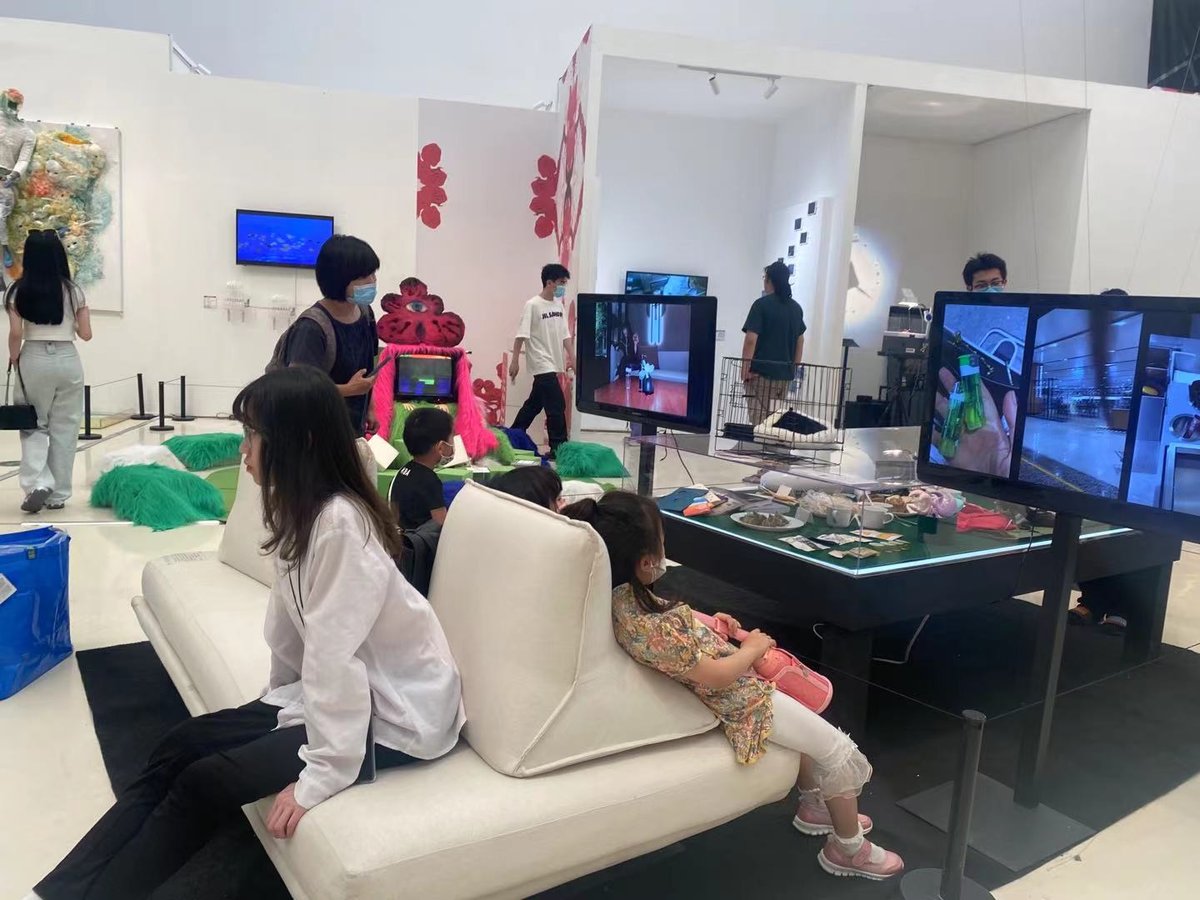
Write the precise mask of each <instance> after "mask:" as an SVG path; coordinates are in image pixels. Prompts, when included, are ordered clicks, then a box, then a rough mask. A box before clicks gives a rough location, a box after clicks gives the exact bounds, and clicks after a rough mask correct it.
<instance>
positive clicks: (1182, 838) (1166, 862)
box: [0, 420, 1200, 900]
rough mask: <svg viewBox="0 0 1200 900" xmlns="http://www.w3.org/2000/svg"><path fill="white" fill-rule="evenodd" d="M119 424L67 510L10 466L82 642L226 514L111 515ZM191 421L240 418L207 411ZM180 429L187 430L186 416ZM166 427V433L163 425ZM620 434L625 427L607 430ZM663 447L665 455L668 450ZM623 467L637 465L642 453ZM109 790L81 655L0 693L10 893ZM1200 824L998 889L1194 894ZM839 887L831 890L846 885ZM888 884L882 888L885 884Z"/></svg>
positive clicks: (7, 498)
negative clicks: (155, 561) (98, 487)
mask: <svg viewBox="0 0 1200 900" xmlns="http://www.w3.org/2000/svg"><path fill="white" fill-rule="evenodd" d="M130 427H131V426H130V425H128V424H127V425H124V426H117V427H115V428H114V429H111V433H110V437H109V439H108V440H106V441H104V442H101V443H99V444H93V445H91V446H89V447H88V448H87V449H86V450H84V451H82V452H81V453H80V454H79V458H78V461H77V467H76V477H77V489H78V491H79V493H78V494H77V496H76V499H75V500H74V501H73V502H72V503H71V504H70V505H69V506H68V507H67V509H66V510H64V511H62V512H60V513H53V514H50V513H44V514H42V515H41V516H38V517H37V518H36V519H35V520H31V519H30V517H25V516H23V515H22V514H21V513H20V512H19V511H18V509H17V507H18V506H19V504H20V499H21V495H20V491H19V489H18V487H17V484H16V479H15V478H13V477H6V476H7V475H8V474H9V473H11V472H14V471H15V470H13V469H2V468H0V528H8V529H11V528H15V527H23V526H27V525H29V524H30V523H31V522H36V524H43V523H46V522H54V523H55V524H57V525H59V526H60V527H62V528H64V529H65V530H66V531H67V532H68V533H69V534H70V535H71V539H72V544H71V615H72V634H73V637H74V641H75V646H76V648H77V649H79V650H85V649H88V648H92V647H102V646H109V645H113V644H121V643H129V642H133V641H140V640H143V639H144V636H143V635H142V632H141V630H140V628H139V627H138V625H137V621H136V619H135V618H134V616H133V612H132V610H131V609H130V606H129V600H130V598H131V597H132V596H133V595H134V594H136V593H137V592H138V590H139V582H140V578H141V569H142V566H143V564H144V563H145V561H146V560H147V559H150V558H152V557H155V556H160V555H163V554H167V553H179V552H189V551H200V550H210V549H213V548H215V547H216V545H217V542H218V541H219V539H220V534H221V526H219V525H216V524H211V523H208V524H199V525H193V526H191V527H188V528H182V529H178V530H176V531H170V532H165V533H161V534H154V533H152V532H150V531H149V530H147V529H145V528H136V527H133V526H130V525H128V524H124V523H117V522H114V521H112V516H111V515H110V514H108V513H107V511H103V510H92V509H90V508H89V507H88V506H87V505H86V494H87V484H88V481H89V475H90V473H92V472H94V471H95V468H96V466H97V465H98V463H99V461H100V459H101V458H102V457H103V454H104V453H106V452H108V450H111V449H113V448H114V447H117V446H121V445H122V444H128V443H130V442H134V441H143V442H146V443H150V442H155V441H158V440H160V439H161V437H162V436H160V435H155V434H152V433H150V432H148V431H145V429H144V428H136V429H132V430H126V429H130ZM186 427H187V428H188V429H189V430H191V431H215V430H225V429H228V428H232V427H233V426H232V425H231V423H228V422H217V421H212V420H209V421H197V422H195V423H192V424H191V425H190V426H186ZM181 430H182V428H181ZM167 436H169V435H167ZM601 439H602V440H605V442H612V443H616V441H617V440H618V439H617V438H615V437H612V438H610V437H604V438H601ZM19 455H20V454H19V450H18V448H17V446H16V441H15V437H14V436H13V435H9V434H0V460H12V459H16V458H17V457H18V456H19ZM661 455H662V454H661V453H660V458H661ZM687 463H688V465H689V466H690V467H691V470H692V471H691V473H690V475H689V474H688V473H686V472H685V471H684V469H683V468H682V466H681V464H680V459H679V457H678V455H677V454H675V453H671V454H669V455H668V458H667V459H666V460H663V461H660V462H659V463H658V467H659V468H658V471H659V477H658V479H657V483H658V486H659V487H668V486H679V485H685V484H690V483H692V482H693V481H694V480H704V481H706V483H709V484H714V485H715V484H722V483H724V484H732V483H736V482H738V481H740V478H741V476H742V475H743V474H744V473H745V472H746V471H748V470H746V469H744V468H741V467H737V466H728V465H726V464H722V463H719V462H716V461H713V460H705V459H703V458H700V457H695V456H688V457H687ZM626 466H627V467H629V468H631V469H633V468H635V466H634V459H633V455H632V454H629V455H628V458H627V459H626ZM1186 550H1187V552H1185V553H1184V555H1183V559H1182V560H1181V561H1180V563H1179V564H1178V565H1177V566H1176V568H1175V575H1174V578H1173V579H1172V590H1171V594H1172V596H1171V605H1170V608H1169V609H1168V616H1167V635H1166V636H1167V641H1168V642H1169V643H1171V644H1174V645H1176V646H1196V645H1198V644H1200V548H1198V547H1195V546H1188V547H1187V548H1186ZM111 802H112V792H111V790H110V788H109V784H108V778H107V776H106V774H105V771H104V766H103V763H102V761H101V758H100V749H99V746H98V744H97V742H96V737H95V734H94V731H93V729H92V723H91V717H90V715H89V712H88V706H87V702H86V699H85V697H84V692H83V685H82V683H81V681H80V678H79V673H78V668H77V666H76V664H75V660H74V659H73V658H72V659H70V660H68V661H67V662H64V663H63V664H62V665H60V666H58V667H57V668H56V669H55V670H53V671H52V672H50V673H49V674H47V675H46V676H44V677H43V678H41V679H40V680H39V681H37V682H35V683H34V684H33V685H31V686H30V687H28V688H26V689H25V690H24V691H22V692H20V693H19V694H17V695H16V696H15V697H12V698H10V699H9V700H6V701H3V702H0V822H2V823H3V829H2V831H0V900H8V898H14V900H15V898H19V897H22V896H24V894H25V892H26V891H28V890H29V888H30V886H31V885H32V884H33V883H34V882H36V881H37V880H38V879H39V878H40V877H41V876H42V875H44V874H45V873H46V872H47V871H48V870H49V869H50V868H51V867H53V866H54V864H55V863H57V862H58V860H59V859H60V858H61V857H62V856H63V854H64V853H66V851H67V850H69V849H70V848H71V846H72V845H73V844H74V842H75V841H76V840H77V839H78V838H79V837H80V836H81V835H82V834H83V832H84V831H86V830H87V828H88V827H89V826H90V825H91V824H92V823H93V822H94V821H95V819H96V818H97V817H98V816H99V815H100V814H101V813H102V812H103V811H104V810H105V809H106V808H107V807H108V805H109V804H110V803H111ZM1198 827H1200V777H1197V778H1194V779H1192V780H1191V781H1189V782H1188V783H1186V784H1184V785H1182V786H1180V787H1179V788H1177V789H1176V790H1174V791H1172V792H1171V793H1169V794H1167V795H1166V796H1164V797H1161V798H1159V799H1157V800H1155V801H1154V802H1152V803H1150V804H1148V805H1147V806H1145V807H1144V808H1142V809H1140V810H1138V812H1136V813H1135V814H1134V815H1132V816H1130V817H1129V818H1127V819H1125V820H1124V821H1122V822H1119V823H1117V824H1116V825H1114V826H1112V827H1111V828H1109V829H1107V830H1105V831H1104V832H1102V833H1100V834H1098V835H1097V836H1096V837H1095V838H1093V839H1092V840H1091V841H1089V842H1088V843H1087V844H1085V845H1083V846H1081V847H1077V848H1075V850H1073V851H1071V853H1069V854H1067V855H1066V856H1065V857H1063V858H1061V859H1058V860H1054V861H1052V862H1050V863H1048V864H1047V865H1046V866H1044V867H1043V868H1042V869H1041V870H1039V871H1037V872H1034V873H1033V874H1031V875H1029V876H1027V877H1026V878H1024V879H1022V880H1021V881H1019V882H1015V883H1013V884H1010V885H1007V886H1005V887H1004V888H1001V889H999V890H997V891H996V892H995V894H996V897H997V898H999V900H1108V898H1113V900H1115V898H1132V897H1138V898H1161V900H1173V898H1184V897H1190V896H1194V895H1195V888H1194V884H1195V870H1194V869H1193V868H1192V860H1191V857H1190V850H1191V845H1192V835H1193V834H1194V833H1195V832H1196V830H1197V828H1198ZM835 889H836V885H831V891H830V895H831V896H836V892H835ZM881 896H883V895H882V894H881Z"/></svg>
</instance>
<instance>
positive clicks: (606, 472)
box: [554, 441, 629, 478]
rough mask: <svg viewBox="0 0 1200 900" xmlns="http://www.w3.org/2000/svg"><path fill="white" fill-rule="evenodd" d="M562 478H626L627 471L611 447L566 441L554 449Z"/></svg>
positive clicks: (557, 466)
mask: <svg viewBox="0 0 1200 900" xmlns="http://www.w3.org/2000/svg"><path fill="white" fill-rule="evenodd" d="M554 459H555V461H556V468H557V469H558V474H559V475H560V476H561V477H562V478H628V477H629V473H628V472H626V471H625V467H624V466H623V465H621V460H620V459H618V458H617V454H616V453H615V452H613V449H612V448H611V447H605V446H604V445H603V444H589V443H587V442H586V441H567V442H566V443H565V444H559V445H558V448H557V449H556V450H555V451H554Z"/></svg>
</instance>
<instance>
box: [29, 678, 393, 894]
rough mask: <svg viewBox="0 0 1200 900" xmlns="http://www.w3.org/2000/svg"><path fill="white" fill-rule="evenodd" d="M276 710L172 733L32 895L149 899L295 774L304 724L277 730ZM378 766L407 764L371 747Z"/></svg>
mask: <svg viewBox="0 0 1200 900" xmlns="http://www.w3.org/2000/svg"><path fill="white" fill-rule="evenodd" d="M278 715H279V709H278V707H274V706H270V705H268V704H266V703H263V702H262V701H260V700H255V701H254V702H253V703H247V704H246V705H245V706H240V707H238V708H237V709H223V710H221V711H219V712H215V713H210V714H209V715H206V716H198V717H197V718H194V719H189V720H188V721H186V722H184V723H182V724H181V725H179V726H177V727H176V728H174V729H172V730H171V731H170V732H169V733H168V734H167V736H166V737H165V738H163V740H162V741H161V742H160V743H159V745H158V746H157V747H156V748H155V749H154V751H153V752H152V753H151V754H150V760H149V761H148V762H147V763H146V767H145V769H143V770H142V774H141V775H140V776H138V779H137V781H135V782H134V783H133V784H132V785H130V786H129V787H128V788H127V789H125V790H124V791H122V792H121V795H120V796H119V797H118V798H117V801H116V803H115V804H113V806H112V808H111V809H109V811H108V812H106V813H105V814H104V816H103V817H102V818H101V819H100V821H99V822H97V823H96V824H95V825H94V826H93V827H92V830H91V831H89V832H88V833H87V834H86V835H85V836H84V837H83V839H82V840H81V841H80V842H79V843H78V844H77V845H76V846H75V849H74V850H72V851H71V852H70V853H69V854H67V856H66V858H65V859H64V860H63V861H62V862H61V863H59V864H58V866H57V867H55V869H54V871H53V872H51V873H50V874H49V875H47V876H46V877H45V878H44V879H43V880H42V882H41V883H40V884H39V885H37V886H36V887H35V888H34V890H35V891H36V892H37V895H38V896H39V897H41V898H42V900H75V898H85V897H86V898H89V900H109V898H111V900H134V898H139V897H148V896H150V894H151V893H152V892H153V891H154V889H155V888H157V887H158V886H159V885H161V884H162V883H163V882H165V881H166V880H167V879H168V878H170V877H171V876H172V875H173V874H174V873H175V872H176V871H177V870H178V869H180V868H181V867H182V866H183V864H184V863H185V862H187V861H188V859H190V858H191V857H192V855H193V854H194V853H196V852H197V851H198V850H199V849H200V848H201V847H203V846H204V845H205V844H206V843H207V842H208V840H209V838H210V837H212V835H213V834H214V833H215V832H216V831H218V830H219V829H220V828H221V827H222V826H223V825H225V824H226V823H228V822H229V820H230V819H231V818H232V817H234V816H237V815H239V814H240V811H241V808H242V806H244V805H245V804H247V803H251V802H253V801H255V800H260V799H262V798H263V797H267V796H270V795H271V794H274V793H277V792H279V791H281V790H283V788H285V787H287V786H288V785H289V784H291V783H292V782H293V781H295V780H296V779H297V777H299V775H300V772H301V770H302V769H303V768H304V764H303V763H302V762H301V761H300V757H299V756H298V755H297V754H298V752H299V750H300V747H301V746H302V745H303V744H305V743H306V742H307V734H306V731H305V728H304V726H303V725H297V726H295V727H293V728H280V729H279V730H277V731H273V730H272V729H274V728H275V725H276V722H277V718H278ZM375 758H376V763H375V764H376V767H377V768H378V769H383V768H387V767H391V766H397V765H401V764H403V763H405V762H409V761H410V760H411V758H410V757H408V756H406V755H405V754H403V753H400V752H398V751H396V750H389V749H387V748H385V747H380V746H376V748H375Z"/></svg>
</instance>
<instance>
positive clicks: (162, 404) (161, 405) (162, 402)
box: [150, 381, 175, 431]
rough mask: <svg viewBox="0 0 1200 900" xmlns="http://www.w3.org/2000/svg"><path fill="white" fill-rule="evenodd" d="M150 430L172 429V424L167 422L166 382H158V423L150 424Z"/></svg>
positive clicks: (173, 427)
mask: <svg viewBox="0 0 1200 900" xmlns="http://www.w3.org/2000/svg"><path fill="white" fill-rule="evenodd" d="M150 430H151V431H174V430H175V426H174V425H168V424H167V383H166V382H165V381H160V382H159V383H158V424H157V425H151V426H150Z"/></svg>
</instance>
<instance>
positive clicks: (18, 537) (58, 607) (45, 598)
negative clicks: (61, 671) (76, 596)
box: [0, 528, 71, 700]
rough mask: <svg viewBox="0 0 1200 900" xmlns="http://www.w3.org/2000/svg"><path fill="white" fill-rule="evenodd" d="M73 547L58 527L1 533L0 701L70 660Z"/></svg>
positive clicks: (68, 538)
mask: <svg viewBox="0 0 1200 900" xmlns="http://www.w3.org/2000/svg"><path fill="white" fill-rule="evenodd" d="M70 543H71V538H70V537H68V536H67V534H66V533H64V532H62V531H59V530H58V529H57V528H37V529H34V530H31V531H18V532H15V533H13V534H0V700H5V699H7V698H9V697H11V696H12V695H13V694H15V693H16V692H17V691H19V690H21V688H23V687H25V686H26V685H27V684H29V683H30V682H32V681H34V680H35V679H37V678H39V677H40V676H42V675H44V674H45V673H46V672H49V671H50V670H51V669H53V668H54V667H55V666H57V665H58V664H59V663H60V662H62V661H63V660H64V659H66V658H67V657H68V656H70V655H71V619H70V615H69V613H68V610H67V570H68V561H69V559H70V554H69V552H68V548H69V546H70Z"/></svg>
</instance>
